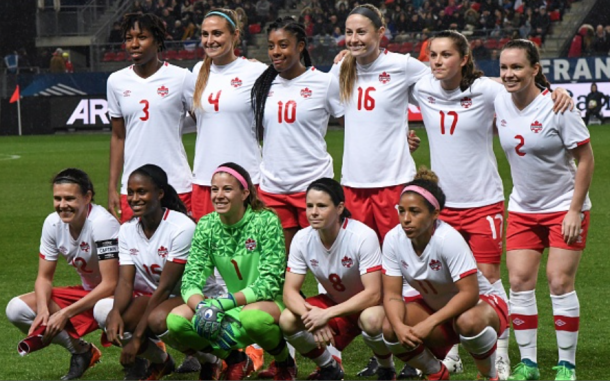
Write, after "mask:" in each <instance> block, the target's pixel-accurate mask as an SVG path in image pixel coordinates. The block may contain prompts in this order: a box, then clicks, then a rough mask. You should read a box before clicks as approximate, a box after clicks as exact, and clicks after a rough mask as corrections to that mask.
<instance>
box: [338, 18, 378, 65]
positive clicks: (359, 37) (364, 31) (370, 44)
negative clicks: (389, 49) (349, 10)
mask: <svg viewBox="0 0 610 381" xmlns="http://www.w3.org/2000/svg"><path fill="white" fill-rule="evenodd" d="M384 31H385V28H384V27H383V26H382V27H381V28H379V29H378V30H375V25H374V24H373V22H372V21H371V19H369V18H368V17H365V16H363V15H359V14H353V15H350V16H349V17H348V18H347V20H346V21H345V46H346V47H347V48H348V49H349V51H350V52H351V53H352V56H354V57H355V58H356V60H357V61H358V62H359V63H360V64H368V63H371V62H373V61H374V60H375V59H376V58H377V54H376V53H378V52H379V44H380V42H381V37H382V36H383V32H384Z"/></svg>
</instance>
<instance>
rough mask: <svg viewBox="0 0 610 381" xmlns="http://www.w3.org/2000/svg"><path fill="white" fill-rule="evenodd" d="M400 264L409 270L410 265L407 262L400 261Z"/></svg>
mask: <svg viewBox="0 0 610 381" xmlns="http://www.w3.org/2000/svg"><path fill="white" fill-rule="evenodd" d="M400 264H401V265H402V267H404V268H405V269H408V268H409V265H408V264H407V262H405V261H404V259H403V260H402V261H400Z"/></svg>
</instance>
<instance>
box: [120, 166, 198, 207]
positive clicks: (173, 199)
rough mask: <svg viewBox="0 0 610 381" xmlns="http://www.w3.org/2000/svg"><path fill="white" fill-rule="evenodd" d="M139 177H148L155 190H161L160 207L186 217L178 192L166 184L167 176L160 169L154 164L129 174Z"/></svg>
mask: <svg viewBox="0 0 610 381" xmlns="http://www.w3.org/2000/svg"><path fill="white" fill-rule="evenodd" d="M136 174H137V175H141V176H146V177H148V178H149V179H150V180H151V181H152V183H153V184H155V186H156V187H157V189H161V190H162V191H163V193H164V194H163V198H162V199H161V206H162V207H164V208H167V209H171V210H175V211H177V212H180V213H184V214H186V215H188V211H187V210H186V206H184V203H183V202H182V200H181V199H180V197H178V192H176V189H174V187H173V186H171V185H169V183H168V182H167V174H166V173H165V171H164V170H163V169H161V167H159V166H157V165H154V164H146V165H143V166H141V167H140V168H138V169H136V170H135V171H133V172H131V175H129V177H131V176H133V175H136Z"/></svg>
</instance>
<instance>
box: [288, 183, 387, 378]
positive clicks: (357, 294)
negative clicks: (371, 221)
mask: <svg viewBox="0 0 610 381" xmlns="http://www.w3.org/2000/svg"><path fill="white" fill-rule="evenodd" d="M306 211H307V218H308V220H309V223H310V226H309V227H308V228H305V229H303V230H301V231H299V232H298V233H297V234H296V236H295V237H294V240H293V241H292V245H291V250H290V256H289V258H288V269H287V271H286V283H285V284H284V302H285V303H286V309H285V310H284V312H283V313H282V316H281V318H280V327H281V328H282V331H283V332H284V335H285V337H286V339H287V340H288V342H289V343H291V344H292V345H293V346H294V347H295V348H296V349H297V350H298V351H299V352H300V353H301V354H302V355H303V356H305V357H308V358H310V359H312V360H313V361H314V362H315V363H316V364H317V365H318V367H319V369H318V371H317V372H318V374H317V375H316V378H315V379H321V380H340V379H343V371H342V370H341V367H340V366H339V364H337V362H336V361H335V360H334V359H333V358H332V357H331V354H330V352H329V351H328V349H327V348H326V345H328V344H331V343H332V344H333V345H334V346H335V347H336V348H337V349H338V350H340V351H342V350H343V349H344V348H345V347H346V346H347V345H348V344H349V343H350V342H351V341H352V340H353V339H354V338H355V337H357V336H358V335H359V334H360V333H362V337H363V339H364V342H365V343H366V344H367V345H368V346H369V347H370V348H371V349H372V351H373V352H374V353H375V356H376V357H377V359H378V361H379V363H380V365H381V366H380V368H379V370H378V372H377V375H378V377H379V379H380V380H392V379H395V378H396V372H395V370H394V364H393V362H392V354H391V353H390V351H389V350H388V348H387V347H386V345H385V344H384V343H383V339H382V336H381V328H382V322H383V318H384V312H383V307H382V306H381V305H380V302H381V273H380V270H381V251H380V249H379V241H378V239H377V235H376V234H375V232H374V231H373V230H372V229H371V228H369V227H368V226H366V225H365V224H363V223H362V222H359V221H356V220H353V219H351V218H350V216H351V214H350V212H349V211H348V210H347V208H346V207H345V196H344V193H343V189H342V188H341V185H340V184H339V183H338V182H337V181H335V180H333V179H329V178H321V179H318V180H316V181H314V182H313V183H311V184H310V185H309V186H308V187H307V193H306ZM307 270H310V271H311V272H312V273H313V274H314V276H315V277H316V280H317V281H318V282H320V284H322V286H324V288H325V289H326V291H327V293H326V294H320V295H317V296H313V297H309V298H307V299H304V298H303V296H302V295H301V294H300V290H301V287H302V285H303V282H304V281H305V275H306V274H307Z"/></svg>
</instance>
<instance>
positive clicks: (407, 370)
mask: <svg viewBox="0 0 610 381" xmlns="http://www.w3.org/2000/svg"><path fill="white" fill-rule="evenodd" d="M421 375H422V373H421V371H420V370H419V369H415V368H413V367H412V366H411V365H409V364H406V363H405V366H403V367H402V370H401V371H400V373H399V374H398V379H399V380H412V379H416V380H419V379H420V377H421Z"/></svg>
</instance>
